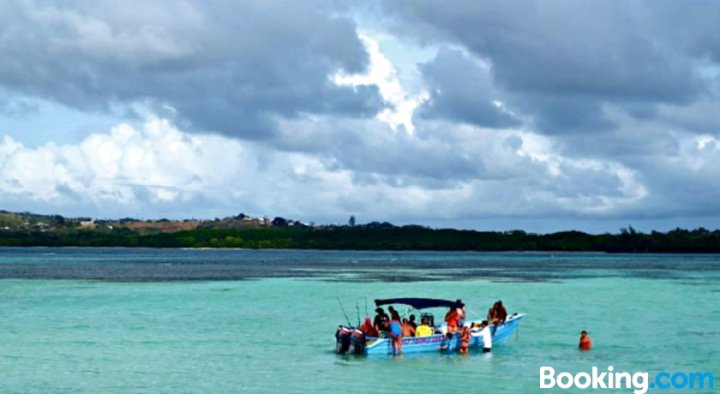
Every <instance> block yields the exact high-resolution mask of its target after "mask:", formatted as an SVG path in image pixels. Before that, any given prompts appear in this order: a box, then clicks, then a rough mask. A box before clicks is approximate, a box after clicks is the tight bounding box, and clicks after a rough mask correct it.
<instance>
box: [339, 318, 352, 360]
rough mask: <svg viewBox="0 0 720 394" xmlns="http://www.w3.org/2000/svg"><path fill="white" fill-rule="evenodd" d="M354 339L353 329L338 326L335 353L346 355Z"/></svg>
mask: <svg viewBox="0 0 720 394" xmlns="http://www.w3.org/2000/svg"><path fill="white" fill-rule="evenodd" d="M351 337H352V328H349V327H345V326H342V325H341V326H338V329H337V331H335V352H337V353H341V354H345V353H347V351H348V350H349V349H350V339H351Z"/></svg>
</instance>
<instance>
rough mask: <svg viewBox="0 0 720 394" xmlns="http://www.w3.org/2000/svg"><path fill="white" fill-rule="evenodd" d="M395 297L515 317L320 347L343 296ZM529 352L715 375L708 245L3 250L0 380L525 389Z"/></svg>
mask: <svg viewBox="0 0 720 394" xmlns="http://www.w3.org/2000/svg"><path fill="white" fill-rule="evenodd" d="M401 296H416V297H436V298H451V299H456V298H462V299H463V300H464V301H465V302H466V304H467V305H468V314H469V315H470V317H473V315H474V316H478V317H480V316H482V315H484V313H485V311H486V310H487V308H488V307H489V306H490V305H491V304H492V302H494V301H495V300H497V299H502V300H503V302H504V304H505V305H506V306H507V308H508V311H509V312H524V313H527V317H526V319H525V320H523V322H522V323H521V327H520V330H519V332H518V335H517V336H516V337H514V338H513V339H512V340H510V341H509V342H508V343H507V344H505V345H503V346H500V347H497V348H495V349H493V353H492V354H491V355H483V354H480V353H471V354H470V355H468V356H459V355H450V356H448V355H439V354H425V355H412V356H410V355H407V356H404V357H396V358H393V357H386V358H385V357H383V358H362V357H342V356H337V355H335V354H333V353H332V348H333V346H334V338H333V334H334V330H335V327H336V326H337V324H338V323H341V322H343V320H344V317H343V313H342V312H341V310H340V306H339V304H338V298H339V299H340V301H341V302H342V303H343V305H344V307H345V310H346V311H347V313H348V314H349V315H350V318H351V319H353V320H356V319H357V315H358V314H359V315H361V316H364V315H365V310H366V307H365V300H366V299H367V300H368V303H369V304H368V306H367V308H368V309H370V310H372V309H373V308H372V306H373V305H372V304H371V303H372V299H374V298H386V297H401ZM443 312H444V311H440V313H443ZM582 329H587V330H588V331H589V332H590V335H591V337H592V338H593V341H594V343H595V348H594V349H593V350H592V351H590V352H585V353H581V352H579V351H577V350H576V346H577V339H578V334H579V332H580V331H581V330H582ZM542 365H549V366H553V367H555V368H556V369H557V370H569V371H587V370H589V369H590V367H591V366H593V365H596V366H598V367H600V368H606V367H607V366H608V365H613V366H614V367H615V369H616V370H627V371H650V372H651V373H652V372H657V371H662V370H668V371H676V370H678V371H680V370H681V371H706V372H713V373H714V374H715V376H716V384H717V383H720V382H718V380H719V379H718V376H720V256H707V255H607V254H547V253H416V252H404V253H394V252H393V253H391V252H319V251H241V250H154V249H72V248H69V249H53V248H24V249H2V248H0V392H3V393H14V392H18V393H24V392H37V393H53V392H63V393H65V392H87V393H128V392H152V393H184V392H188V393H191V392H219V393H225V392H242V391H246V392H251V393H256V392H331V391H332V392H389V393H390V392H391V393H399V392H412V393H423V392H427V393H434V392H438V391H440V392H461V391H464V392H486V393H520V392H536V391H538V380H539V378H538V369H539V367H540V366H542ZM545 392H548V393H552V392H563V391H562V390H558V389H555V390H551V391H545ZM605 392H611V391H609V390H608V391H605ZM621 392H631V391H630V390H624V391H621ZM664 392H673V391H668V390H665V391H664Z"/></svg>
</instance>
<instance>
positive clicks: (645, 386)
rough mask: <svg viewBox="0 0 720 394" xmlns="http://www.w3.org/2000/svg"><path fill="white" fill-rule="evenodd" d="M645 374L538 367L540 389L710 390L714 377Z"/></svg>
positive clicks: (641, 392)
mask: <svg viewBox="0 0 720 394" xmlns="http://www.w3.org/2000/svg"><path fill="white" fill-rule="evenodd" d="M649 376H650V374H649V373H648V372H633V373H630V372H619V371H615V368H614V367H613V366H612V365H611V366H609V367H607V369H606V370H604V371H602V372H600V370H599V369H598V368H597V367H592V369H591V370H590V372H578V373H574V374H573V373H570V372H560V373H558V374H557V375H556V374H555V368H553V367H548V366H542V367H540V388H541V389H552V388H555V387H557V388H560V389H563V390H565V389H569V388H575V389H583V390H584V389H622V388H627V389H633V393H635V394H645V393H646V392H647V391H648V390H649V389H659V390H667V389H696V390H702V389H713V388H715V377H714V376H713V374H712V373H711V372H658V373H657V374H656V375H655V379H653V380H652V381H650V378H649Z"/></svg>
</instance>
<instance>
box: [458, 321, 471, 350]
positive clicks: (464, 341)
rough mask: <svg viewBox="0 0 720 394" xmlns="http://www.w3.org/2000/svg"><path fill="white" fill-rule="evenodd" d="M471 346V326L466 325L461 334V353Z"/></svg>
mask: <svg viewBox="0 0 720 394" xmlns="http://www.w3.org/2000/svg"><path fill="white" fill-rule="evenodd" d="M469 348H470V327H468V326H465V327H463V329H462V334H460V353H462V354H465V353H467V352H468V349H469Z"/></svg>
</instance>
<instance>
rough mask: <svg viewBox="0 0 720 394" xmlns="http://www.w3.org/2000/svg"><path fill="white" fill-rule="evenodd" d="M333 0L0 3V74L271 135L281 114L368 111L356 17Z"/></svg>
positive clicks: (7, 79) (11, 82) (72, 94)
mask: <svg viewBox="0 0 720 394" xmlns="http://www.w3.org/2000/svg"><path fill="white" fill-rule="evenodd" d="M332 5H333V3H332V2H328V1H322V0H318V1H306V2H302V3H301V2H282V3H280V2H242V3H241V2H232V1H227V2H214V3H213V4H212V6H205V5H204V3H203V2H184V1H175V2H168V3H165V2H164V3H146V2H129V3H128V2H124V3H122V4H120V3H117V2H109V1H100V2H92V3H84V2H72V1H63V2H42V3H32V2H27V3H25V2H23V3H19V4H10V5H7V6H3V7H2V10H0V37H2V39H1V40H0V57H1V58H2V59H3V62H1V63H0V85H2V86H4V87H5V88H7V89H9V90H12V91H15V92H18V93H20V94H24V95H29V96H35V97H41V98H45V99H49V100H53V101H56V102H59V103H61V104H64V105H69V106H72V107H76V108H80V109H82V110H92V111H98V110H104V109H107V108H108V107H110V106H112V105H113V104H117V103H120V104H124V103H131V102H135V101H144V102H149V103H150V104H160V105H162V104H167V105H170V106H172V107H174V108H175V109H177V111H178V116H179V117H180V118H181V119H184V120H187V121H189V122H190V124H191V125H192V126H193V128H194V129H197V130H205V131H213V132H221V133H225V134H228V135H233V136H240V137H246V138H264V137H267V136H268V135H269V134H271V133H272V132H273V130H274V124H273V120H274V118H275V117H276V116H278V115H279V116H284V117H293V116H296V115H297V114H298V113H320V114H328V113H332V114H342V115H346V116H372V115H373V114H374V113H376V112H377V110H378V109H379V108H380V107H381V105H382V102H381V99H380V98H379V96H378V93H377V89H376V88H374V87H365V88H358V89H351V88H347V87H339V86H336V85H335V84H334V83H332V81H331V80H330V78H329V76H331V75H332V74H333V73H334V72H336V71H338V70H344V71H346V72H348V73H355V72H362V71H363V70H364V69H365V68H366V66H367V62H368V57H367V53H366V52H365V49H364V47H363V45H362V43H361V42H360V41H359V39H358V37H357V34H356V32H355V25H354V22H352V21H351V20H349V19H347V18H342V17H333V16H331V15H332V12H331V10H332Z"/></svg>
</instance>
